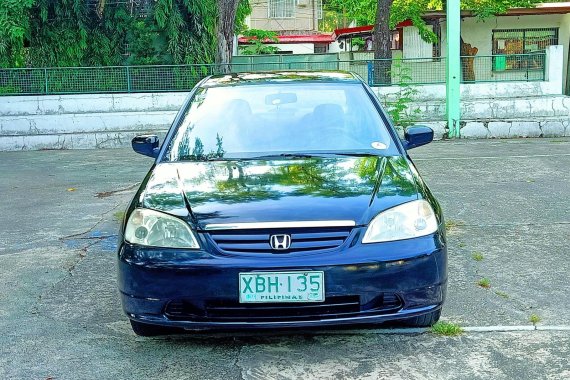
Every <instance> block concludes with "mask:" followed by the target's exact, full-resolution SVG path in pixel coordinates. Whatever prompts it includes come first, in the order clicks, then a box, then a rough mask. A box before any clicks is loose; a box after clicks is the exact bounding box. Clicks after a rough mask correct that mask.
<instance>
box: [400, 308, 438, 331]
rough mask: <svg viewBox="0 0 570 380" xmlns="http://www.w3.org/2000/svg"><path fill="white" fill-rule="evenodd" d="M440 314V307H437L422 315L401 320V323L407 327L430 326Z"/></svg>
mask: <svg viewBox="0 0 570 380" xmlns="http://www.w3.org/2000/svg"><path fill="white" fill-rule="evenodd" d="M440 315H441V309H438V310H435V311H432V312H429V313H427V314H424V315H419V316H417V317H413V318H409V319H405V320H402V324H403V325H404V326H408V327H431V326H433V325H434V324H435V323H436V322H437V321H438V320H439V316H440Z"/></svg>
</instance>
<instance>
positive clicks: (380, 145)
mask: <svg viewBox="0 0 570 380" xmlns="http://www.w3.org/2000/svg"><path fill="white" fill-rule="evenodd" d="M370 145H372V148H374V149H378V150H382V149H386V148H387V146H386V144H384V143H381V142H379V141H374V142H373V143H372V144H370Z"/></svg>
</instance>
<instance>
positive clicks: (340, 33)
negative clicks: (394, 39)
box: [332, 20, 413, 40]
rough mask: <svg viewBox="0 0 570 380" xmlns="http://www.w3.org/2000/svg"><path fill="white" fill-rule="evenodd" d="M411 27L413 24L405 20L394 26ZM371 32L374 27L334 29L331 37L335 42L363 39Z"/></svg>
mask: <svg viewBox="0 0 570 380" xmlns="http://www.w3.org/2000/svg"><path fill="white" fill-rule="evenodd" d="M412 25H413V24H412V21H411V20H406V21H402V22H401V23H399V24H398V25H396V28H403V27H405V26H412ZM373 31H374V25H365V26H355V27H352V28H341V29H335V31H334V33H333V35H332V36H333V37H334V39H335V40H338V39H339V38H350V37H363V36H369V35H371V34H372V32H373Z"/></svg>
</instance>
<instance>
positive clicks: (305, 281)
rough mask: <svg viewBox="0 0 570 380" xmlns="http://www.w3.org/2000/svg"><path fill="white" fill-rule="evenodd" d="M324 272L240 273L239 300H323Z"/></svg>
mask: <svg viewBox="0 0 570 380" xmlns="http://www.w3.org/2000/svg"><path fill="white" fill-rule="evenodd" d="M324 300H325V281H324V272H260V273H240V274H239V302H241V303H258V302H322V301H324Z"/></svg>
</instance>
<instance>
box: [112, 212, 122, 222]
mask: <svg viewBox="0 0 570 380" xmlns="http://www.w3.org/2000/svg"><path fill="white" fill-rule="evenodd" d="M124 217H125V212H124V211H117V212H115V213H113V218H115V220H116V221H118V222H120V221H122V220H123V218H124Z"/></svg>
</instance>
